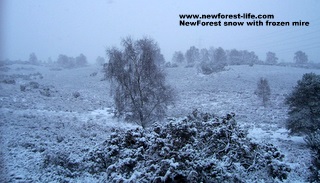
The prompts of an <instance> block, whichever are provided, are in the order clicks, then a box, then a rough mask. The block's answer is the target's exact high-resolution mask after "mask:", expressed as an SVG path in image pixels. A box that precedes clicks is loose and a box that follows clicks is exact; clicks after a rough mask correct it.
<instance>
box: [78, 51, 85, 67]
mask: <svg viewBox="0 0 320 183" xmlns="http://www.w3.org/2000/svg"><path fill="white" fill-rule="evenodd" d="M75 61H76V65H77V66H78V67H83V66H86V65H87V64H88V61H87V57H86V56H84V55H83V54H82V53H81V54H80V55H79V56H77V57H76V59H75Z"/></svg>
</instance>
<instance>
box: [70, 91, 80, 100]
mask: <svg viewBox="0 0 320 183" xmlns="http://www.w3.org/2000/svg"><path fill="white" fill-rule="evenodd" d="M72 96H73V97H74V98H78V97H80V93H79V92H78V91H76V92H73V93H72Z"/></svg>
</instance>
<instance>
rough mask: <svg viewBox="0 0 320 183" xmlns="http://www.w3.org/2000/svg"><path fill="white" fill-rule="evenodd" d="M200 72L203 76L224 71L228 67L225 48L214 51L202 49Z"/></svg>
mask: <svg viewBox="0 0 320 183" xmlns="http://www.w3.org/2000/svg"><path fill="white" fill-rule="evenodd" d="M199 60H200V67H199V69H200V71H201V72H202V73H203V74H211V73H213V72H219V71H222V70H224V68H225V66H226V65H227V54H226V52H225V51H224V49H223V48H221V47H219V48H217V49H214V48H213V47H211V48H210V49H209V50H207V49H202V50H201V51H200V59H199Z"/></svg>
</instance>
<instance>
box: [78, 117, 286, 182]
mask: <svg viewBox="0 0 320 183" xmlns="http://www.w3.org/2000/svg"><path fill="white" fill-rule="evenodd" d="M283 158H284V155H282V154H281V153H280V152H279V151H278V150H277V148H276V147H274V146H273V145H271V144H257V143H254V142H251V141H250V139H249V138H248V137H247V132H246V131H245V130H243V129H242V128H240V127H239V126H238V125H237V123H236V121H235V119H234V114H228V115H227V116H226V117H223V118H220V117H217V116H214V115H212V114H208V113H205V114H203V113H199V112H198V111H194V112H193V114H192V115H190V116H188V117H187V118H185V119H182V120H171V121H170V122H169V123H168V124H166V125H159V124H154V125H153V127H150V128H148V129H142V128H137V129H131V130H127V131H120V130H114V131H113V133H111V135H110V136H109V138H108V139H107V140H106V141H105V142H104V143H103V144H102V145H100V146H99V147H98V148H97V149H95V150H93V151H91V152H90V153H89V154H88V155H87V156H86V157H85V158H84V162H87V168H86V169H87V171H89V172H90V173H92V174H99V173H106V175H107V176H106V179H107V181H109V182H111V181H115V182H117V181H119V182H130V181H131V182H247V181H257V180H259V181H261V180H269V181H270V180H271V181H272V180H273V179H279V180H284V179H286V178H287V176H288V173H289V172H290V168H289V167H288V165H286V164H284V163H283V162H282V159H283Z"/></svg>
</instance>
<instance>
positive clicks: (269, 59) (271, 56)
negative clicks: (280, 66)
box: [266, 51, 278, 65]
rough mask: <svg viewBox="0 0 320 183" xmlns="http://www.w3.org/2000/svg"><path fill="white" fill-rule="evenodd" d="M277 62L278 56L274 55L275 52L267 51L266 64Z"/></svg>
mask: <svg viewBox="0 0 320 183" xmlns="http://www.w3.org/2000/svg"><path fill="white" fill-rule="evenodd" d="M277 63H278V57H276V54H275V53H274V52H270V51H269V52H267V56H266V64H270V65H275V64H277Z"/></svg>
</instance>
